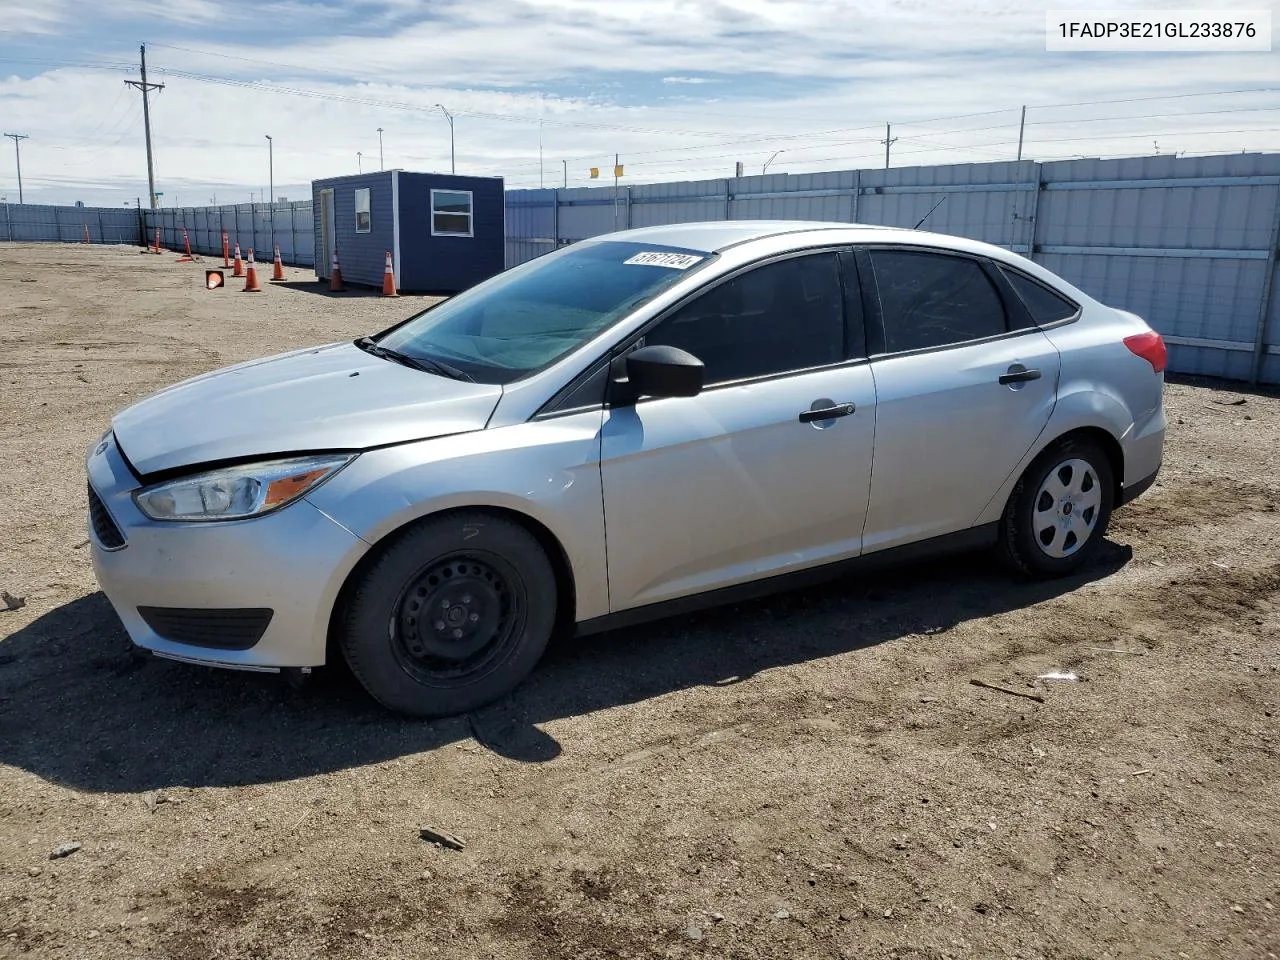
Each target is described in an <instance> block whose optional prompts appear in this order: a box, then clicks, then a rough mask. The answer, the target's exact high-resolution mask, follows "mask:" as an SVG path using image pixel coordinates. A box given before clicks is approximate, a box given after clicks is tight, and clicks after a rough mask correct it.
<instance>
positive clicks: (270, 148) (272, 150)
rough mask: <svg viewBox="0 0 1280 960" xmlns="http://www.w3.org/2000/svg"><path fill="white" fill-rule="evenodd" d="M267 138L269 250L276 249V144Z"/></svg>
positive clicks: (268, 136)
mask: <svg viewBox="0 0 1280 960" xmlns="http://www.w3.org/2000/svg"><path fill="white" fill-rule="evenodd" d="M266 138H267V197H268V198H269V199H268V200H267V216H269V217H270V218H271V249H272V250H275V248H276V143H275V141H274V140H272V139H271V134H269V133H268V134H266Z"/></svg>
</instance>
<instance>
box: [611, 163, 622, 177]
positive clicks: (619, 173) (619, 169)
mask: <svg viewBox="0 0 1280 960" xmlns="http://www.w3.org/2000/svg"><path fill="white" fill-rule="evenodd" d="M613 175H614V176H615V177H620V176H622V164H618V165H617V166H616V167H614V168H613Z"/></svg>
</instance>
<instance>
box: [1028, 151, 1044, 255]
mask: <svg viewBox="0 0 1280 960" xmlns="http://www.w3.org/2000/svg"><path fill="white" fill-rule="evenodd" d="M1031 169H1032V170H1033V171H1035V182H1034V183H1033V184H1032V194H1031V212H1030V213H1029V214H1027V219H1029V220H1030V221H1031V227H1030V236H1028V237H1027V259H1028V260H1031V261H1033V262H1034V261H1035V259H1036V235H1037V234H1038V233H1039V232H1040V193H1041V191H1043V190H1044V177H1043V173H1044V168H1043V167H1041V165H1040V164H1039V163H1036V162H1034V161H1033V162H1032V164H1031Z"/></svg>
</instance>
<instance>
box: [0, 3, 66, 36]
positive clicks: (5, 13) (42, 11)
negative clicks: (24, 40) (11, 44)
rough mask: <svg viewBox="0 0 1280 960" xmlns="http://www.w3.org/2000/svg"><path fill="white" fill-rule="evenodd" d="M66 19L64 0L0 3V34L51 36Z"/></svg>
mask: <svg viewBox="0 0 1280 960" xmlns="http://www.w3.org/2000/svg"><path fill="white" fill-rule="evenodd" d="M67 19H68V11H67V4H66V2H65V0H5V2H4V3H3V4H0V36H5V35H8V36H12V37H18V36H21V35H23V34H33V35H46V36H51V35H54V34H56V33H57V32H58V31H59V29H60V28H61V27H62V26H63V25H64V24H65V23H66V22H67Z"/></svg>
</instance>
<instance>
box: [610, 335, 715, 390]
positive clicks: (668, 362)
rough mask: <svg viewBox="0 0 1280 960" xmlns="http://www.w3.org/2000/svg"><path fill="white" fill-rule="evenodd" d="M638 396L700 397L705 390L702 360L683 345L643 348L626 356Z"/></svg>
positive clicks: (633, 387)
mask: <svg viewBox="0 0 1280 960" xmlns="http://www.w3.org/2000/svg"><path fill="white" fill-rule="evenodd" d="M625 362H626V368H627V381H628V383H629V385H630V388H631V393H632V395H633V396H634V397H636V398H637V399H639V398H640V397H696V396H697V395H698V394H699V393H701V392H702V378H703V373H704V368H703V366H702V361H701V360H699V359H698V358H697V357H695V356H694V355H693V354H691V353H688V352H686V351H684V350H681V349H680V348H679V347H666V346H652V347H641V348H640V349H639V350H636V351H633V352H632V353H629V354H627V355H626V357H625Z"/></svg>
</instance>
